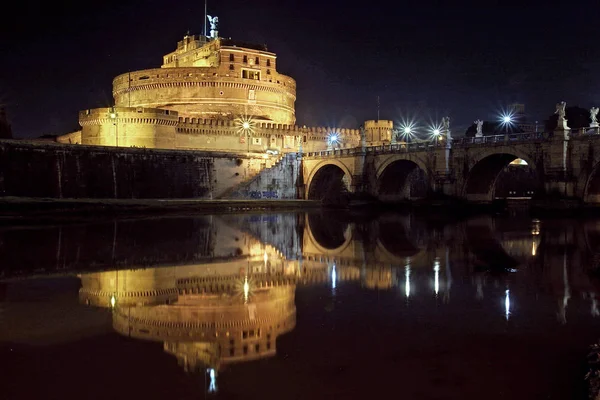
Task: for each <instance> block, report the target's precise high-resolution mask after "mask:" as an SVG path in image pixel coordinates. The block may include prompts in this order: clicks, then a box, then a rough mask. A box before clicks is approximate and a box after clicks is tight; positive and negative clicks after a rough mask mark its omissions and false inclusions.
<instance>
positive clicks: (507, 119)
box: [499, 111, 515, 127]
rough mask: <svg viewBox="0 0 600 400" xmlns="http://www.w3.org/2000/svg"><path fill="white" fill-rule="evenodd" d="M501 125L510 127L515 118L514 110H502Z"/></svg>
mask: <svg viewBox="0 0 600 400" xmlns="http://www.w3.org/2000/svg"><path fill="white" fill-rule="evenodd" d="M499 120H500V125H502V126H504V127H508V126H510V125H512V124H513V122H514V120H515V118H514V115H513V113H512V112H510V111H502V112H501V113H500V116H499Z"/></svg>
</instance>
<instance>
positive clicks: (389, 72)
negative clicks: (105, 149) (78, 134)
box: [0, 0, 600, 138]
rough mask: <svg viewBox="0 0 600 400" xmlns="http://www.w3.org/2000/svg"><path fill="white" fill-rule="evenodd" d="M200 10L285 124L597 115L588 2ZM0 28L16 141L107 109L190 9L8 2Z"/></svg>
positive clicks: (239, 4)
mask: <svg viewBox="0 0 600 400" xmlns="http://www.w3.org/2000/svg"><path fill="white" fill-rule="evenodd" d="M487 3H490V2H487V1H481V2H480V4H481V5H480V6H478V7H473V6H472V4H476V2H464V3H463V2H460V1H440V2H435V3H433V2H430V1H428V0H422V1H418V2H402V1H395V2H391V1H378V0H371V1H363V2H350V1H338V0H321V1H312V0H301V1H288V0H285V1H284V0H279V1H274V0H255V1H243V0H220V1H216V0H212V1H209V5H208V8H209V14H211V15H217V16H218V17H219V21H220V27H219V34H220V36H222V37H231V38H233V39H237V40H240V41H248V42H256V43H266V44H267V45H268V48H269V50H270V51H273V52H275V53H277V55H278V70H279V72H281V73H284V74H286V75H290V76H291V77H293V78H295V79H296V81H297V84H298V92H297V101H296V116H297V123H298V125H307V126H315V125H325V126H333V125H336V126H341V127H358V125H360V124H361V123H362V121H364V120H365V119H375V118H376V117H377V96H379V97H380V104H381V118H382V119H392V120H395V121H400V119H401V118H416V119H418V120H419V121H421V122H420V125H422V126H424V125H427V123H428V121H429V120H430V119H434V120H439V119H440V118H441V117H442V116H444V115H450V116H451V117H452V124H451V127H452V130H453V132H454V134H455V135H460V134H462V133H464V130H465V129H466V128H467V127H468V125H470V124H471V123H472V122H473V120H475V119H478V118H481V119H485V120H492V119H494V118H495V115H496V114H497V113H498V112H499V111H500V110H501V109H502V108H503V107H506V106H507V105H508V104H510V103H512V102H520V103H524V104H525V105H526V112H527V114H528V117H529V119H530V120H531V121H534V120H540V121H543V120H544V119H546V118H547V117H548V116H549V115H550V114H552V113H553V112H554V106H555V103H557V102H558V101H561V100H565V101H566V102H567V103H568V105H569V106H572V105H579V106H581V107H585V108H589V107H590V106H592V105H597V106H600V46H598V43H599V41H600V19H599V18H600V2H599V1H597V0H596V1H588V2H584V1H570V2H563V3H561V4H560V5H555V4H554V3H553V2H545V3H541V2H537V1H536V2H535V3H534V2H526V1H522V2H521V3H529V4H535V5H525V4H518V3H514V4H513V3H511V2H498V3H496V2H494V4H498V5H483V4H487ZM3 11H4V12H3V13H2V14H1V15H2V20H1V21H0V34H1V39H0V52H1V53H0V54H2V62H1V65H0V103H2V104H4V106H5V107H6V109H7V112H8V114H9V118H10V120H11V122H12V125H13V134H14V135H15V137H20V138H25V137H37V136H40V135H44V134H63V133H67V132H70V131H73V130H75V129H78V126H79V125H78V123H77V113H78V111H79V110H82V109H86V108H94V107H106V106H109V105H111V104H112V95H111V90H112V79H113V77H114V76H116V75H118V74H121V73H124V72H127V71H134V70H139V69H145V68H155V67H159V66H160V64H161V63H162V56H163V55H164V54H166V53H168V52H170V51H173V50H174V49H175V46H176V43H177V41H178V40H180V39H181V38H182V37H183V35H184V34H185V33H186V31H188V30H189V31H190V32H191V33H200V32H201V31H202V26H203V17H204V15H203V14H204V2H203V1H202V0H196V1H188V0H174V1H170V2H169V1H164V0H163V1H155V0H147V1H137V0H135V1H110V0H108V1H100V2H91V1H81V2H80V3H74V4H71V3H64V2H60V1H44V2H37V1H27V0H23V1H18V2H14V3H13V2H11V8H7V9H5V10H3Z"/></svg>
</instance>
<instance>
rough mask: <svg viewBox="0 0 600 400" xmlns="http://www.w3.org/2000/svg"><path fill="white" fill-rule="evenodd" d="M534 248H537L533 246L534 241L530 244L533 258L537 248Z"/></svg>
mask: <svg viewBox="0 0 600 400" xmlns="http://www.w3.org/2000/svg"><path fill="white" fill-rule="evenodd" d="M536 247H537V246H536V244H535V241H534V242H532V243H531V255H532V256H533V257H535V253H536V250H537V248H536Z"/></svg>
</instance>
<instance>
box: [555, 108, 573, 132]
mask: <svg viewBox="0 0 600 400" xmlns="http://www.w3.org/2000/svg"><path fill="white" fill-rule="evenodd" d="M566 108H567V102H566V101H561V102H560V103H556V111H555V112H554V114H558V123H557V124H556V130H558V131H569V130H571V128H569V127H568V126H567V119H566V118H565V115H566V113H567V111H566Z"/></svg>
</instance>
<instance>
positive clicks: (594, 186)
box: [582, 160, 600, 203]
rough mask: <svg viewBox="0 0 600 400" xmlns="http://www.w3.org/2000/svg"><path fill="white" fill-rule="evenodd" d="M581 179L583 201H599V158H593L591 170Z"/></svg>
mask: <svg viewBox="0 0 600 400" xmlns="http://www.w3.org/2000/svg"><path fill="white" fill-rule="evenodd" d="M583 179H584V182H583V187H584V189H583V196H582V197H583V201H584V202H586V203H600V160H595V164H594V167H593V168H592V172H591V173H590V174H589V176H587V177H584V178H583Z"/></svg>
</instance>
